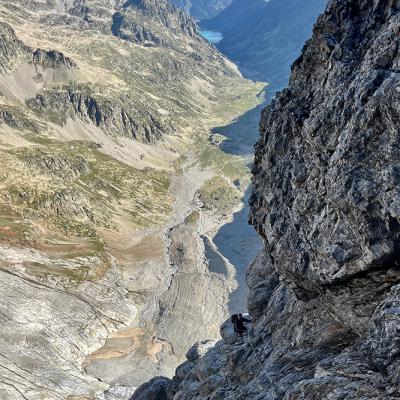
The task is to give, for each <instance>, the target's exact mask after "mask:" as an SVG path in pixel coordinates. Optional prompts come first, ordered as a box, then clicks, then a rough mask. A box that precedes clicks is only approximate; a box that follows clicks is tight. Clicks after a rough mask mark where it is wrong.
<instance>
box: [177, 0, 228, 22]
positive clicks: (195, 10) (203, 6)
mask: <svg viewBox="0 0 400 400" xmlns="http://www.w3.org/2000/svg"><path fill="white" fill-rule="evenodd" d="M172 2H173V4H175V5H176V6H177V7H180V8H183V9H184V10H186V12H188V13H190V15H192V16H193V17H194V18H195V19H196V20H202V19H208V18H211V17H214V16H215V15H217V14H218V13H220V12H221V11H222V10H224V9H225V8H226V7H228V6H229V4H230V3H231V2H232V0H172Z"/></svg>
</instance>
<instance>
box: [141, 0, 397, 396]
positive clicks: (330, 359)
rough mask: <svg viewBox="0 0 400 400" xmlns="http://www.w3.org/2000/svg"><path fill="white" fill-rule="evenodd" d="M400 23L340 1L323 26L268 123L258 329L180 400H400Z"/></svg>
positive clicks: (260, 182)
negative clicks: (399, 325)
mask: <svg viewBox="0 0 400 400" xmlns="http://www.w3.org/2000/svg"><path fill="white" fill-rule="evenodd" d="M399 22H400V4H399V2H396V1H374V2H371V1H366V0H346V1H340V0H336V1H335V0H334V1H331V2H330V3H329V5H328V9H327V11H326V12H325V14H324V15H323V16H321V17H320V18H319V20H318V22H317V24H316V26H315V28H314V35H313V37H312V39H311V40H310V41H309V42H308V43H307V44H306V46H305V48H304V50H303V54H302V56H301V57H300V58H299V59H298V60H297V61H296V62H295V63H294V65H293V67H292V76H291V80H290V85H289V87H288V89H286V90H284V91H283V92H281V93H280V94H279V95H278V96H277V98H276V100H274V101H273V102H272V104H271V105H270V106H269V107H268V108H267V109H266V110H264V112H263V115H262V120H261V138H260V141H259V143H258V144H257V147H256V160H255V166H254V170H253V174H254V177H253V184H254V190H253V195H252V198H251V207H252V210H251V215H250V221H251V223H252V224H253V225H254V226H255V227H256V228H257V230H258V232H259V233H260V235H261V236H262V238H263V239H264V243H265V248H264V250H263V251H262V252H261V253H260V254H259V256H258V257H257V259H256V260H255V261H254V262H253V263H252V264H251V266H250V268H249V270H248V273H247V283H248V285H249V287H250V297H249V310H250V312H251V314H252V316H253V329H252V330H251V332H250V334H249V335H248V336H247V337H245V338H244V339H241V338H235V337H234V336H232V333H231V332H230V331H229V323H227V324H225V326H223V328H222V337H223V338H224V340H223V341H221V342H219V343H218V344H217V345H216V346H215V347H214V348H213V349H211V350H209V351H208V353H207V354H206V355H204V356H203V357H201V358H199V359H198V360H195V361H194V362H193V361H191V363H193V364H194V365H193V364H190V363H189V364H184V365H185V372H186V374H185V375H184V376H182V373H181V372H182V371H181V370H180V369H178V370H177V375H176V376H175V378H174V380H173V381H171V382H167V383H165V382H164V384H166V385H167V389H168V390H169V391H170V392H173V394H171V395H170V397H169V399H174V400H184V399H185V400H186V399H188V400H189V399H196V400H203V399H210V398H212V399H224V400H226V399H232V400H233V399H235V400H237V399H239V400H240V399H243V400H244V399H246V400H248V399H252V400H261V399H262V400H267V399H271V400H272V399H276V400H277V399H280V400H282V399H284V400H294V399H296V400H297V399H304V400H305V399H334V400H336V399H398V398H399V396H400V392H399V382H400V363H399V357H398V355H399V354H400V346H399V341H398V329H399V328H398V322H399V318H400V308H399V301H400V294H399V289H400V268H399V244H400V241H399V219H400V214H399V208H398V204H399V201H400V197H399V190H398V189H399V184H400V182H399V175H398V172H397V169H398V163H399V147H398V143H399V129H400V118H399V96H400V79H399V74H398V72H399V66H400V57H399V53H398V50H399V29H398V27H399ZM134 399H135V400H138V399H140V397H134Z"/></svg>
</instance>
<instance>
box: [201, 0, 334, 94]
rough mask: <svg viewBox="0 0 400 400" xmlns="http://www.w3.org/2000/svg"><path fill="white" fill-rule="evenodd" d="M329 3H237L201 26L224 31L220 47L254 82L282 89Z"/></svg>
mask: <svg viewBox="0 0 400 400" xmlns="http://www.w3.org/2000/svg"><path fill="white" fill-rule="evenodd" d="M326 3H327V1H326V0H311V1H302V0H289V1H285V2H282V1H279V0H271V1H264V0H250V1H247V2H243V1H242V0H234V1H233V2H232V4H231V5H230V6H229V7H227V8H226V9H225V10H224V11H222V12H221V13H220V14H219V15H217V16H216V17H215V18H213V19H210V20H207V21H203V22H202V27H203V28H204V29H207V30H211V31H217V32H221V33H222V35H223V39H222V41H221V42H219V43H218V44H217V47H218V49H220V50H221V51H222V52H223V53H224V54H226V55H227V56H228V57H229V58H230V59H231V60H233V61H234V62H235V63H236V64H237V65H238V66H239V67H240V69H241V71H242V72H243V73H244V74H245V75H246V76H248V77H249V78H250V79H253V80H260V81H267V82H270V83H271V85H272V89H274V90H276V89H282V88H283V87H284V86H285V85H286V84H287V80H288V71H289V70H290V65H291V64H292V62H293V60H295V59H296V58H297V56H298V55H299V54H300V51H301V48H302V46H303V44H304V42H305V40H307V39H308V38H309V37H310V35H311V28H312V26H313V24H314V22H315V21H316V19H317V16H318V15H319V14H320V13H321V12H322V11H323V10H324V8H325V6H326Z"/></svg>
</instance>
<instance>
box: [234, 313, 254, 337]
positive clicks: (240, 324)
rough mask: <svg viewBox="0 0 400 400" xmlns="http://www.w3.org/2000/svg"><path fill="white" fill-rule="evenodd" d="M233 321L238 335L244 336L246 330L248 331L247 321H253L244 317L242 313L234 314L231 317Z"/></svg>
mask: <svg viewBox="0 0 400 400" xmlns="http://www.w3.org/2000/svg"><path fill="white" fill-rule="evenodd" d="M231 321H232V323H233V329H234V331H235V332H236V334H237V335H239V336H242V335H243V333H244V332H246V331H247V328H246V327H245V325H244V323H245V322H251V320H249V319H247V318H244V317H243V315H242V314H234V315H232V317H231Z"/></svg>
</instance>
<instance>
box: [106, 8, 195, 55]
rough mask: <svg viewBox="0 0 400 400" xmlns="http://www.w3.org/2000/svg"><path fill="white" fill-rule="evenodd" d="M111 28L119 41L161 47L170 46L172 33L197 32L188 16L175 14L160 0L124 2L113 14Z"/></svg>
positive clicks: (175, 11) (180, 13)
mask: <svg viewBox="0 0 400 400" xmlns="http://www.w3.org/2000/svg"><path fill="white" fill-rule="evenodd" d="M150 21H151V23H150ZM155 22H156V23H157V25H155ZM111 29H112V32H113V34H114V35H116V36H119V37H121V38H122V39H125V40H129V41H132V42H135V43H143V44H145V45H148V46H149V45H153V46H154V45H156V46H164V47H170V46H173V44H172V40H171V39H172V38H171V34H178V35H179V34H187V35H189V36H192V37H195V36H196V35H197V33H198V32H197V26H196V25H195V23H194V22H193V21H192V19H191V18H190V17H189V16H188V15H187V14H185V13H184V12H182V11H178V10H177V9H176V8H175V7H174V6H173V5H172V4H171V3H170V2H168V1H159V0H157V1H155V0H130V1H127V2H126V3H124V4H123V6H122V7H121V8H120V9H119V10H118V11H117V12H116V13H115V14H114V16H113V25H112V28H111Z"/></svg>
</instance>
